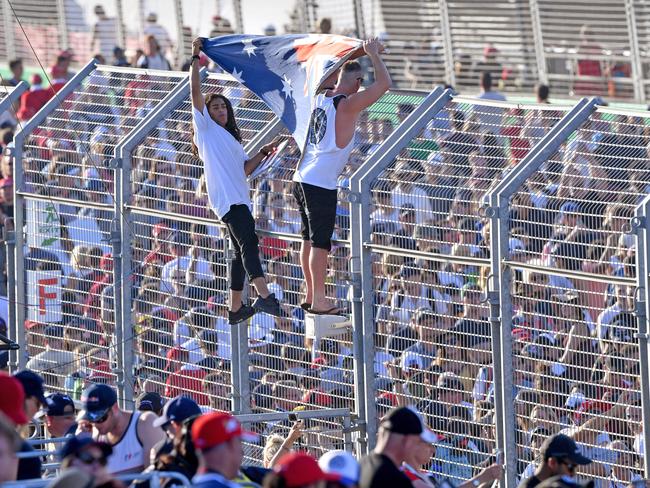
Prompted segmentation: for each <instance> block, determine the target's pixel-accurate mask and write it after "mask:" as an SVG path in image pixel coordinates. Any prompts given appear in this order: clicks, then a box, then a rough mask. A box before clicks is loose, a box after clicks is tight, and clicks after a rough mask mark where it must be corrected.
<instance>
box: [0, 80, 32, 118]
mask: <svg viewBox="0 0 650 488" xmlns="http://www.w3.org/2000/svg"><path fill="white" fill-rule="evenodd" d="M0 90H1V91H3V92H5V93H6V94H7V96H6V97H5V98H4V99H2V100H0V112H3V111H5V110H8V109H9V107H8V106H7V107H5V105H9V104H11V103H13V102H16V101H17V100H18V99H19V98H20V96H21V95H22V94H23V93H25V92H26V91H27V90H29V85H28V84H27V82H26V81H21V82H20V83H18V84H17V85H16V86H3V87H2V88H0Z"/></svg>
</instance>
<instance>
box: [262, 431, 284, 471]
mask: <svg viewBox="0 0 650 488" xmlns="http://www.w3.org/2000/svg"><path fill="white" fill-rule="evenodd" d="M283 442H284V438H283V437H282V436H281V435H278V434H273V435H270V436H269V437H267V439H266V444H264V450H263V451H262V460H263V462H264V467H265V468H272V467H273V466H271V461H272V460H273V457H274V456H275V455H276V454H277V453H278V451H279V450H280V448H281V447H282V443H283Z"/></svg>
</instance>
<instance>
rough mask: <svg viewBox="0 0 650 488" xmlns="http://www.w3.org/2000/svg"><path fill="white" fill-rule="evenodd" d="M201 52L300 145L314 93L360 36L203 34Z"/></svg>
mask: <svg viewBox="0 0 650 488" xmlns="http://www.w3.org/2000/svg"><path fill="white" fill-rule="evenodd" d="M203 52H204V53H205V54H206V55H207V56H208V57H209V58H210V59H212V60H213V61H214V62H215V63H217V64H218V65H219V66H221V67H222V68H223V69H224V70H225V71H227V72H228V73H230V74H232V76H233V77H234V78H235V79H236V80H237V81H238V82H240V83H242V84H243V85H244V86H246V87H247V88H248V89H249V90H251V91H252V92H253V93H255V94H256V95H257V96H258V97H260V98H261V99H262V100H263V101H264V102H265V103H266V104H267V105H268V106H269V108H270V109H271V110H273V112H274V113H275V115H277V116H278V118H279V119H280V120H281V121H282V122H283V123H284V125H285V126H286V127H287V129H288V130H289V132H291V135H292V136H293V138H294V139H295V140H296V142H297V143H298V147H300V148H301V149H304V147H305V141H306V140H307V133H308V131H309V118H310V116H311V109H312V102H313V100H314V97H315V96H316V94H317V93H318V92H319V91H320V90H322V89H324V88H331V86H329V85H330V82H331V80H329V79H328V78H330V77H331V76H332V75H333V74H334V73H335V72H336V71H337V70H338V69H339V68H340V67H341V66H342V65H343V63H345V62H346V61H348V60H350V59H354V58H356V57H359V56H361V55H362V54H363V49H362V48H361V41H360V40H358V39H352V38H350V37H344V36H333V35H324V34H295V35H286V36H252V35H239V34H237V35H229V36H221V37H213V38H212V39H204V40H203ZM325 81H328V83H326V84H325V83H324V82H325ZM335 83H336V81H335V80H334V81H333V82H331V85H332V86H333V85H334V84H335ZM325 85H328V86H325Z"/></svg>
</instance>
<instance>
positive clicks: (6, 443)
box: [0, 380, 21, 485]
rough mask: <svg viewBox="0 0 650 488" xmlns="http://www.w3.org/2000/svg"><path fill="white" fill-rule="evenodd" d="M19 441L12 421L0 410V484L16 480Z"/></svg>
mask: <svg viewBox="0 0 650 488" xmlns="http://www.w3.org/2000/svg"><path fill="white" fill-rule="evenodd" d="M1 383H2V381H1V380H0V384H1ZM20 443H21V439H20V436H18V434H17V433H16V430H15V428H14V425H13V422H12V421H11V420H9V419H8V418H7V417H6V416H5V415H4V414H3V413H1V412H0V485H2V484H3V483H5V482H8V481H15V480H16V475H17V474H18V458H17V457H16V451H18V450H19V449H20Z"/></svg>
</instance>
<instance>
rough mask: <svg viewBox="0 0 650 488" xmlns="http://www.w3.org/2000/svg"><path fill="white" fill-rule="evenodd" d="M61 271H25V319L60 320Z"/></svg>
mask: <svg viewBox="0 0 650 488" xmlns="http://www.w3.org/2000/svg"><path fill="white" fill-rule="evenodd" d="M61 281H62V275H61V271H27V320H31V321H33V322H45V323H52V322H60V321H61V319H62V318H63V313H62V309H61V292H62V286H61Z"/></svg>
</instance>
